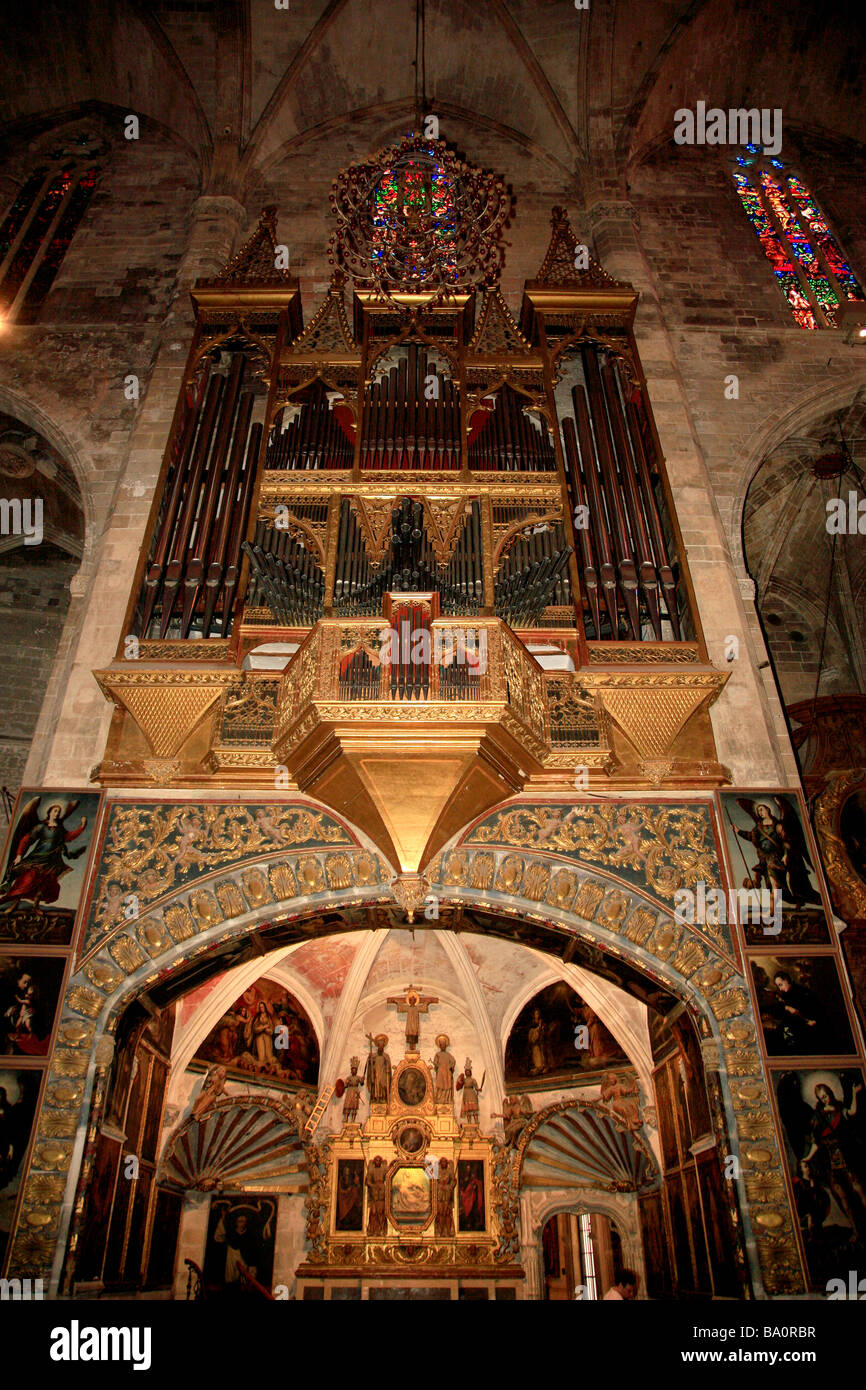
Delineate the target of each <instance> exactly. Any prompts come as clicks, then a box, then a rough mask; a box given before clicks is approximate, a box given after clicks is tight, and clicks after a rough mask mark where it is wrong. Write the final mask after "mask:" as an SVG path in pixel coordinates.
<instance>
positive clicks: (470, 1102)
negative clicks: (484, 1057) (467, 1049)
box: [457, 1057, 487, 1125]
mask: <svg viewBox="0 0 866 1390" xmlns="http://www.w3.org/2000/svg"><path fill="white" fill-rule="evenodd" d="M486 1075H487V1073H486V1072H485V1073H484V1076H482V1078H481V1080H480V1082H479V1081H476V1080H475V1077H474V1076H473V1075H472V1063H471V1061H470V1060H469V1058H468V1057H467V1058H466V1061H465V1062H464V1064H463V1071H462V1072H461V1073H460V1075H459V1076H458V1078H457V1089H458V1091H462V1092H463V1102H462V1104H461V1106H460V1122H461V1124H464V1125H477V1124H478V1097H479V1096H480V1095H481V1092H482V1091H483V1089H484V1078H485V1077H486Z"/></svg>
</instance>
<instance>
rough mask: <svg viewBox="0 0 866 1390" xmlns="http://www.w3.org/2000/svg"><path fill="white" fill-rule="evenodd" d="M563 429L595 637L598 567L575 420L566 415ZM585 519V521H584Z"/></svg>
mask: <svg viewBox="0 0 866 1390" xmlns="http://www.w3.org/2000/svg"><path fill="white" fill-rule="evenodd" d="M562 432H563V436H564V439H565V461H566V464H567V466H568V473H569V478H570V480H571V492H572V497H573V500H574V502H575V504H576V506H577V507H579V508H580V509H581V510H582V511H583V512H584V513H585V516H581V518H580V525H578V524H577V522H575V528H574V529H575V531H576V533H577V540H578V544H579V546H580V558H581V569H582V578H583V586H584V588H585V590H586V597H587V599H588V601H589V607H590V611H591V613H592V620H593V623H594V625H595V635H596V637H600V636H601V605H600V601H599V600H600V594H599V581H598V571H597V569H596V564H595V552H594V550H593V547H592V533H591V531H590V528H589V516H590V508H589V502H588V501H587V495H586V491H585V490H584V486H583V479H582V478H581V476H580V456H579V453H578V447H577V436H576V434H575V432H574V421H573V420H570V419H568V418H566V419H565V420H563V422H562ZM584 521H585V522H586V524H585V525H584V524H583V523H584Z"/></svg>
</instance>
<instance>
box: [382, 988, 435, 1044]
mask: <svg viewBox="0 0 866 1390" xmlns="http://www.w3.org/2000/svg"><path fill="white" fill-rule="evenodd" d="M387 1002H388V1003H389V1004H393V1005H394V1008H395V1009H396V1010H397V1012H398V1013H401V1014H402V1013H405V1014H406V1051H407V1052H417V1051H418V1039H419V1037H420V1035H421V1015H422V1014H426V1012H427V1010H428V1009H429V1007H430V1005H431V1004H438V1003H439V1000H438V999H436V998H434V997H433V996H432V995H421V994H419V993H418V991H417V989H413V988H412V986H411V985H409V987H408V989H407V990H406V993H405V995H404V996H403V998H402V999H394V998H392V999H389V1000H387Z"/></svg>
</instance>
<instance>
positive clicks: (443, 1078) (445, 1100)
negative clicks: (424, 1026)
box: [430, 1033, 455, 1105]
mask: <svg viewBox="0 0 866 1390" xmlns="http://www.w3.org/2000/svg"><path fill="white" fill-rule="evenodd" d="M449 1042H450V1038H449V1037H448V1034H447V1033H440V1034H439V1036H438V1037H437V1039H436V1046H437V1048H438V1049H439V1051H438V1052H437V1053H436V1055H435V1057H434V1058H433V1061H432V1062H431V1063H430V1065H431V1067H432V1068H433V1099H434V1100H435V1102H436V1104H437V1105H452V1104H453V1102H454V1066H455V1062H454V1058H453V1057H452V1055H451V1053H450V1052H449V1051H448V1044H449Z"/></svg>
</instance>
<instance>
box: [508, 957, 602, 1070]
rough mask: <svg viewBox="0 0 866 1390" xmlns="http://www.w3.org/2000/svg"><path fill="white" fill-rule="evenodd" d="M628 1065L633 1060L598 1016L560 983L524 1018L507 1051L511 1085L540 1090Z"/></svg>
mask: <svg viewBox="0 0 866 1390" xmlns="http://www.w3.org/2000/svg"><path fill="white" fill-rule="evenodd" d="M623 1063H625V1064H626V1065H628V1057H627V1056H626V1054H625V1053H624V1052H623V1050H622V1048H621V1047H620V1045H619V1043H618V1042H617V1041H616V1039H615V1038H614V1037H613V1036H612V1034H611V1033H610V1032H608V1030H607V1028H606V1027H605V1025H604V1023H603V1022H602V1020H601V1018H600V1017H599V1016H598V1014H597V1013H596V1012H595V1010H594V1009H592V1008H590V1006H589V1005H588V1004H586V1003H585V1002H584V1001H583V999H581V997H580V995H579V994H576V993H575V991H574V990H573V989H571V987H570V986H569V985H567V984H565V983H564V981H561V980H560V981H557V983H556V984H553V985H548V986H547V988H546V989H543V990H541V991H540V993H538V994H536V995H535V996H534V998H532V999H530V1001H529V1003H528V1004H526V1005H525V1006H524V1008H523V1009H522V1010H521V1011H520V1013H519V1014H518V1016H517V1018H516V1020H515V1022H514V1025H513V1027H512V1029H511V1032H510V1034H509V1037H508V1043H507V1045H506V1048H505V1080H506V1082H507V1083H509V1084H510V1083H519V1084H520V1085H523V1086H528V1087H530V1088H531V1089H536V1090H539V1089H544V1088H546V1087H548V1086H551V1085H555V1084H556V1083H557V1081H559V1082H562V1081H566V1080H568V1079H570V1078H572V1077H574V1076H575V1075H576V1074H581V1073H586V1072H596V1071H604V1070H606V1069H608V1068H610V1067H617V1066H619V1067H621V1066H622V1065H623Z"/></svg>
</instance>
